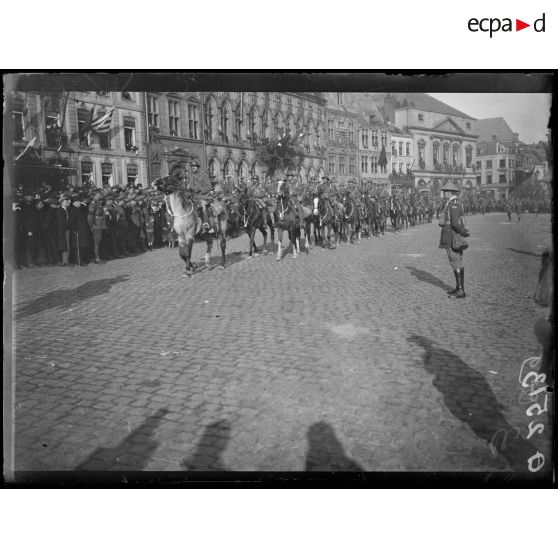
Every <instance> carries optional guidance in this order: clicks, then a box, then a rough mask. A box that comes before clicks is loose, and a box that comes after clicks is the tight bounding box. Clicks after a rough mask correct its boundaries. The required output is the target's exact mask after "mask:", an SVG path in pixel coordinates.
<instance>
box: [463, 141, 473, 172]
mask: <svg viewBox="0 0 558 558" xmlns="http://www.w3.org/2000/svg"><path fill="white" fill-rule="evenodd" d="M465 166H466V167H472V166H473V148H472V147H471V146H470V145H468V146H467V147H466V148H465Z"/></svg>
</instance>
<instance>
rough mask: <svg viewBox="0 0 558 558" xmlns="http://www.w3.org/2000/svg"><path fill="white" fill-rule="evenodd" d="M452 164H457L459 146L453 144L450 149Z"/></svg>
mask: <svg viewBox="0 0 558 558" xmlns="http://www.w3.org/2000/svg"><path fill="white" fill-rule="evenodd" d="M451 160H452V163H453V164H454V165H458V164H459V144H457V143H454V144H453V148H452V159H451Z"/></svg>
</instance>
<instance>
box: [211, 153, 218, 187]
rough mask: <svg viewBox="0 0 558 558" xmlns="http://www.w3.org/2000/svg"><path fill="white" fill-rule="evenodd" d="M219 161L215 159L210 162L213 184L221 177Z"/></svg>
mask: <svg viewBox="0 0 558 558" xmlns="http://www.w3.org/2000/svg"><path fill="white" fill-rule="evenodd" d="M219 166H220V165H219V161H218V160H217V159H215V158H213V159H211V161H209V178H210V180H211V181H212V182H214V181H216V180H217V179H218V178H219V175H220V169H219Z"/></svg>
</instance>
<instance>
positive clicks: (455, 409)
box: [408, 334, 537, 472]
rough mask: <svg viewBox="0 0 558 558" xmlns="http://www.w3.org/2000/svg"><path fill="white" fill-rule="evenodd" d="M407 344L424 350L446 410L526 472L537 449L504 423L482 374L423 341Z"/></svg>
mask: <svg viewBox="0 0 558 558" xmlns="http://www.w3.org/2000/svg"><path fill="white" fill-rule="evenodd" d="M408 340H409V341H410V342H412V343H416V344H417V345H419V346H420V347H422V348H423V349H424V355H423V360H424V368H425V370H426V371H427V372H428V373H429V374H432V375H433V376H434V379H433V380H432V384H433V385H434V387H435V388H436V389H437V390H438V391H439V392H440V393H441V394H442V397H443V398H444V403H445V405H446V407H447V409H448V410H449V411H450V412H451V413H452V414H453V415H454V416H455V417H456V418H458V419H459V420H460V421H461V422H464V423H465V424H467V425H469V426H470V427H471V429H472V430H473V432H474V433H475V434H476V435H477V436H478V437H479V438H482V439H483V440H485V441H487V442H488V443H489V444H490V446H491V449H492V448H493V451H498V453H499V454H500V455H502V457H504V458H505V459H506V461H507V462H508V463H509V464H510V466H511V467H512V468H513V469H514V470H515V471H517V472H526V471H527V470H528V460H529V458H530V457H531V456H533V455H534V454H536V453H537V448H536V447H535V446H533V445H532V444H531V443H530V442H528V441H527V440H525V439H524V438H522V437H521V436H520V433H519V429H518V428H517V427H514V426H512V425H511V424H509V422H508V421H507V420H506V418H505V417H504V415H503V414H502V410H504V406H503V405H502V404H501V403H500V402H499V401H498V399H497V398H496V396H495V395H494V393H493V391H492V389H491V388H490V385H489V383H488V382H487V381H486V380H485V378H484V377H483V376H482V374H481V373H480V372H477V371H476V370H475V369H474V368H471V367H470V366H468V365H467V364H466V363H465V362H463V361H462V360H461V359H460V358H459V357H458V356H457V355H455V354H454V353H452V352H450V351H446V350H445V349H442V348H440V347H438V346H436V345H435V344H434V342H433V341H431V340H430V339H428V338H426V337H422V336H421V335H414V334H413V335H410V336H409V337H408Z"/></svg>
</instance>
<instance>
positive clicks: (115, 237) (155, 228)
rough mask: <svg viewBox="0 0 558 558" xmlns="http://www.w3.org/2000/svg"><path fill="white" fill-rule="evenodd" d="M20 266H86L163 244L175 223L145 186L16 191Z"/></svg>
mask: <svg viewBox="0 0 558 558" xmlns="http://www.w3.org/2000/svg"><path fill="white" fill-rule="evenodd" d="M12 209H13V212H14V221H15V260H16V265H17V266H18V267H35V266H38V265H61V266H71V265H86V264H88V263H90V262H93V263H102V262H103V261H104V260H107V259H115V258H123V257H125V256H130V255H133V254H137V253H140V252H145V251H147V250H152V249H153V248H157V247H161V246H163V245H165V244H166V243H167V242H168V240H169V235H170V233H171V228H172V225H171V223H170V222H169V219H168V216H167V214H166V211H165V208H164V202H163V195H162V194H159V193H157V192H151V191H149V192H147V191H144V190H143V189H142V187H141V184H138V185H133V186H132V185H130V186H123V187H120V186H115V187H111V188H97V187H96V186H95V185H93V184H90V185H89V186H88V187H87V188H86V189H82V190H79V191H78V190H75V189H72V188H70V189H69V190H67V191H64V192H58V193H54V192H53V191H52V189H51V187H50V186H48V185H46V184H44V183H43V185H42V186H41V187H40V188H39V189H38V191H35V192H30V191H26V190H25V188H24V186H23V185H19V186H18V188H17V190H16V196H15V203H14V204H13V208H12Z"/></svg>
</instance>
